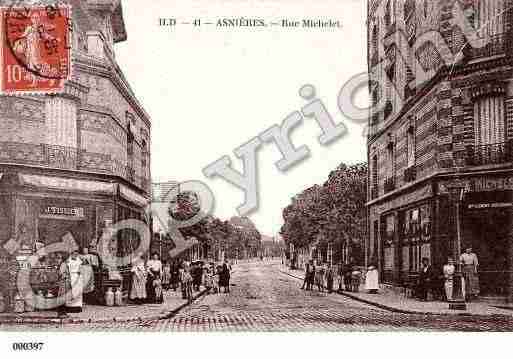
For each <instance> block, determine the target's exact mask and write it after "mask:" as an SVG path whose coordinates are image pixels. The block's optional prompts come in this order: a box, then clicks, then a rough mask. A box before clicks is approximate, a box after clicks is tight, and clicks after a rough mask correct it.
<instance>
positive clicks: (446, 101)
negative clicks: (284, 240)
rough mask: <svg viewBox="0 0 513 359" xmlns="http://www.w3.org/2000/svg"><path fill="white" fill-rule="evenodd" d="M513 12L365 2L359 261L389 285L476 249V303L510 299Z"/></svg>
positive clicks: (496, 1) (503, 3) (476, 4)
mask: <svg viewBox="0 0 513 359" xmlns="http://www.w3.org/2000/svg"><path fill="white" fill-rule="evenodd" d="M512 9H513V1H511V0H465V1H463V0H436V1H432V0H429V1H428V0H417V1H415V0H406V1H403V0H382V1H378V0H369V1H368V19H367V21H368V66H369V74H370V80H371V81H370V82H369V90H370V95H371V99H372V101H373V104H375V105H376V106H375V108H373V110H372V111H371V113H370V119H369V133H368V162H369V174H368V176H369V178H368V180H369V181H368V183H369V188H368V203H367V208H368V215H369V221H368V233H369V238H368V242H367V246H366V248H367V249H366V256H367V260H368V262H374V263H376V264H377V265H378V266H379V269H380V275H381V281H382V282H383V283H384V284H386V285H391V286H393V287H399V288H404V287H410V286H412V285H413V283H415V281H416V277H417V275H418V272H419V269H420V266H421V259H422V258H423V257H427V258H429V259H430V262H431V263H432V264H433V265H434V266H435V268H437V269H439V270H441V267H442V265H443V264H444V263H445V261H446V260H447V256H450V255H451V256H453V257H456V256H457V254H458V253H459V251H460V250H461V251H464V250H465V248H466V247H472V248H473V250H474V252H475V253H476V254H477V256H478V258H479V262H480V265H479V279H480V287H481V296H482V297H492V298H495V299H505V298H509V299H511V298H513V276H512V274H511V273H512V272H513V268H512V267H513V226H512V208H513V207H512V206H513V196H512V193H513V172H512V169H513V163H512V161H513V56H512V55H513V53H512V51H513V46H512V45H513V12H512ZM462 19H464V20H465V22H466V23H468V24H470V26H471V27H470V29H467V30H466V31H465V30H464V27H462V26H461V25H459V24H461V23H462ZM477 29H478V30H477ZM476 33H477V34H478V35H479V37H480V38H482V39H483V40H482V42H481V43H480V44H476V43H473V42H472V41H471V40H472V36H471V35H475V34H476ZM428 34H429V35H428ZM426 39H429V40H426ZM469 40H470V41H469ZM458 54H460V55H461V58H460V59H459V61H456V62H455V64H454V65H453V64H452V63H451V61H447V60H450V59H455V58H456V56H458ZM428 72H430V75H429V76H426V77H425V78H426V81H417V80H418V79H419V78H420V77H422V76H423V73H428ZM378 104H379V105H378ZM455 188H456V189H457V192H456V195H455V194H454V193H455V190H454V189H455ZM458 203H459V216H458V215H457V211H456V207H458ZM458 221H459V224H460V226H459V227H460V234H461V235H460V236H459V238H460V240H458V231H457V227H458V225H457V224H458Z"/></svg>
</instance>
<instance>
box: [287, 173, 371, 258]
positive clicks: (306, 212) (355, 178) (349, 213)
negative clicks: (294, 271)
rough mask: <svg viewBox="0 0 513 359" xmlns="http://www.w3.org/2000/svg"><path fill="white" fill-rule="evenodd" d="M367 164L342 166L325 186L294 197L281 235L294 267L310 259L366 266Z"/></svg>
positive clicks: (310, 189) (315, 186)
mask: <svg viewBox="0 0 513 359" xmlns="http://www.w3.org/2000/svg"><path fill="white" fill-rule="evenodd" d="M366 198H367V164H365V163H360V164H356V165H351V166H347V165H345V164H341V165H340V166H339V167H338V168H337V169H335V170H334V171H332V172H331V173H330V175H329V177H328V180H327V181H326V182H325V183H324V184H322V185H314V186H312V187H310V188H307V189H305V190H304V191H303V192H301V193H299V194H297V195H296V196H295V197H293V198H292V202H291V204H290V205H289V206H287V207H286V208H285V209H284V210H283V220H284V224H283V226H282V228H281V232H280V234H281V236H282V238H283V239H284V241H285V245H286V257H287V259H289V261H290V264H291V266H292V267H297V266H301V265H302V264H303V263H304V262H305V261H307V260H309V259H312V258H313V259H318V260H320V261H323V262H332V263H340V262H343V263H353V264H363V262H364V241H365V236H366V208H365V202H366Z"/></svg>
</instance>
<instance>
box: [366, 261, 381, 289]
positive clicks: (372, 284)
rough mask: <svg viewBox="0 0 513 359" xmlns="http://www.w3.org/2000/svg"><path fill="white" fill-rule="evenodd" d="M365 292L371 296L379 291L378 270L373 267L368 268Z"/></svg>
mask: <svg viewBox="0 0 513 359" xmlns="http://www.w3.org/2000/svg"><path fill="white" fill-rule="evenodd" d="M365 290H366V291H368V292H369V293H371V294H376V293H377V292H378V290H379V281H378V269H377V268H376V267H375V266H373V265H371V266H369V268H367V274H366V275H365Z"/></svg>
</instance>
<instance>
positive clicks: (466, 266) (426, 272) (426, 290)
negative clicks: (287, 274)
mask: <svg viewBox="0 0 513 359" xmlns="http://www.w3.org/2000/svg"><path fill="white" fill-rule="evenodd" d="M459 260H460V265H461V275H462V277H461V289H462V294H463V296H464V298H465V300H466V301H470V300H472V299H473V298H475V297H477V296H478V295H479V277H478V271H477V270H478V265H479V262H478V258H477V255H476V254H475V253H473V251H472V248H467V249H466V250H465V253H463V254H462V255H461V256H460V258H459ZM421 262H422V265H421V268H420V271H419V274H418V278H417V280H416V282H415V285H414V288H413V296H414V297H416V298H418V299H419V300H422V301H427V300H428V299H429V298H430V295H429V294H431V297H433V298H439V299H445V300H447V301H451V300H453V292H454V286H455V284H456V283H455V280H456V276H455V274H456V265H455V261H454V259H453V258H452V257H449V258H448V259H447V262H446V264H445V265H444V266H443V268H440V269H441V270H440V269H439V270H437V269H436V268H434V267H433V266H432V265H431V264H430V263H429V259H428V258H422V261H421ZM362 277H365V281H364V283H365V286H364V288H365V290H366V291H367V292H368V293H371V294H376V293H378V290H379V273H378V268H377V266H376V265H374V264H371V265H370V266H369V267H368V268H367V270H366V271H365V273H364V271H363V270H362V269H361V268H360V267H358V266H355V265H349V264H338V265H330V264H329V263H322V262H319V261H317V262H314V261H313V260H310V261H308V262H307V263H306V264H305V277H304V281H303V285H302V286H301V289H305V290H312V289H313V288H315V287H316V288H317V289H318V290H319V292H323V291H324V290H327V292H328V293H331V292H333V290H334V286H335V284H336V282H337V281H338V291H343V290H344V291H350V292H358V291H359V288H360V284H361V282H362Z"/></svg>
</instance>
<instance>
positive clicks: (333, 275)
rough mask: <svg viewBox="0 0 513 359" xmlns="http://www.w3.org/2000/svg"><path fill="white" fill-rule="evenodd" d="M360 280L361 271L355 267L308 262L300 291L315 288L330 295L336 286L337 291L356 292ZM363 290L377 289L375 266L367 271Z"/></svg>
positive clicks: (373, 290) (374, 290)
mask: <svg viewBox="0 0 513 359" xmlns="http://www.w3.org/2000/svg"><path fill="white" fill-rule="evenodd" d="M361 280H362V271H361V269H360V268H359V267H358V266H356V265H352V264H337V265H331V264H329V263H322V262H320V261H317V262H315V261H313V260H310V261H309V262H307V263H306V264H305V278H304V281H303V285H302V286H301V289H305V290H312V289H314V288H315V287H316V288H317V290H318V291H319V292H324V290H325V289H326V291H327V292H328V293H332V292H333V291H334V289H335V287H336V286H337V287H338V288H337V289H338V291H343V290H345V291H350V292H358V291H359V288H360V283H361ZM365 288H366V289H367V290H369V291H372V292H377V291H378V289H379V286H378V271H377V268H376V267H375V266H370V267H369V268H368V270H367V274H366V280H365Z"/></svg>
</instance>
